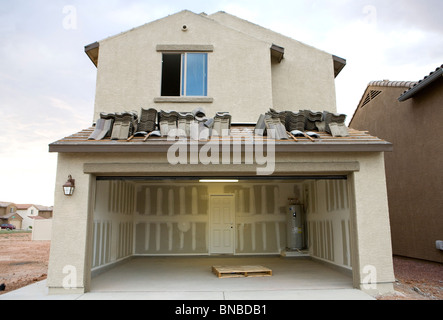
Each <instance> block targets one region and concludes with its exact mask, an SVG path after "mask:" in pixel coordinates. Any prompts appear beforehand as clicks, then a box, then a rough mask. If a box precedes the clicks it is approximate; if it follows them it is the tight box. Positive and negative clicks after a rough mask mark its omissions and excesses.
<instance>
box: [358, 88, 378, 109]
mask: <svg viewBox="0 0 443 320" xmlns="http://www.w3.org/2000/svg"><path fill="white" fill-rule="evenodd" d="M380 93H382V91H380V90H371V91H370V92H369V93H368V94H367V95H366V98H365V100H364V101H363V104H362V105H361V107H362V108H363V107H364V106H365V105H367V104H368V103H369V102H371V101H372V100H374V99H375V98H376V97H377V96H378V95H379V94H380Z"/></svg>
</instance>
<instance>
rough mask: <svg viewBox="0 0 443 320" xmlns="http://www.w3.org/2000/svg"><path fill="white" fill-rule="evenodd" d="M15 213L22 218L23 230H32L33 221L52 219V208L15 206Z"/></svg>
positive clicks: (28, 205) (31, 205)
mask: <svg viewBox="0 0 443 320" xmlns="http://www.w3.org/2000/svg"><path fill="white" fill-rule="evenodd" d="M17 213H18V214H19V215H20V216H21V217H22V218H23V221H22V229H23V230H29V229H32V228H33V225H34V221H35V219H52V207H47V206H42V205H35V204H17Z"/></svg>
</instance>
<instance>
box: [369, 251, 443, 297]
mask: <svg viewBox="0 0 443 320" xmlns="http://www.w3.org/2000/svg"><path fill="white" fill-rule="evenodd" d="M394 274H395V278H396V282H395V284H394V289H395V291H396V294H394V295H389V296H383V297H379V298H378V299H379V300H443V264H441V263H437V262H430V261H424V260H417V259H410V258H405V257H397V256H394Z"/></svg>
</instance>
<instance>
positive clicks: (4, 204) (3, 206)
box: [0, 201, 14, 208]
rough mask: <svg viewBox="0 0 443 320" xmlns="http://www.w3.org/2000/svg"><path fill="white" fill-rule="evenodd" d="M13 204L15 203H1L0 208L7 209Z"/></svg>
mask: <svg viewBox="0 0 443 320" xmlns="http://www.w3.org/2000/svg"><path fill="white" fill-rule="evenodd" d="M11 204H14V203H12V202H5V201H0V208H6V207H8V206H10V205H11Z"/></svg>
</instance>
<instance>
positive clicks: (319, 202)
mask: <svg viewBox="0 0 443 320" xmlns="http://www.w3.org/2000/svg"><path fill="white" fill-rule="evenodd" d="M303 186H304V203H305V206H306V207H305V208H306V220H307V227H308V246H309V253H310V255H311V256H312V257H316V258H318V259H321V260H325V261H328V262H330V263H333V264H336V265H340V266H343V267H347V268H351V267H352V265H351V256H350V255H351V248H350V210H349V197H348V182H347V181H346V180H316V181H309V182H306V183H304V185H303Z"/></svg>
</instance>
